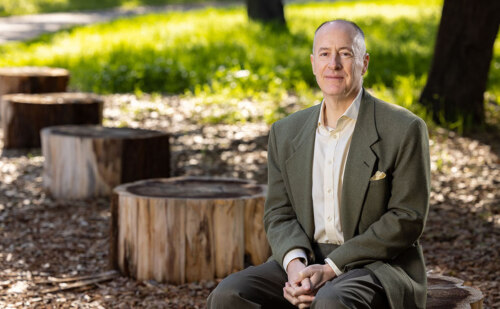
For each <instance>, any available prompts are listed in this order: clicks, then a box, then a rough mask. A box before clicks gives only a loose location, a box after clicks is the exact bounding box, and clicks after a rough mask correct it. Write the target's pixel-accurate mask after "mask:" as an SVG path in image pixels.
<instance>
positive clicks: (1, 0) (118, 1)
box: [0, 0, 234, 16]
mask: <svg viewBox="0 0 500 309" xmlns="http://www.w3.org/2000/svg"><path fill="white" fill-rule="evenodd" d="M211 1H212V2H231V1H234V0H211ZM200 2H206V0H0V16H8V15H22V14H35V13H49V12H67V11H78V10H99V9H108V8H112V7H122V8H133V7H137V6H140V5H162V4H179V3H200Z"/></svg>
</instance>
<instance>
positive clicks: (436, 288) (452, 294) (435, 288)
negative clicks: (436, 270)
mask: <svg viewBox="0 0 500 309" xmlns="http://www.w3.org/2000/svg"><path fill="white" fill-rule="evenodd" d="M463 283H464V282H463V281H462V280H460V279H457V278H453V277H446V276H439V275H429V276H428V277H427V309H451V308H455V309H462V308H463V309H465V308H471V309H481V308H483V294H482V293H481V291H480V290H478V289H476V288H473V287H469V286H463Z"/></svg>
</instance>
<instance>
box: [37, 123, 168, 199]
mask: <svg viewBox="0 0 500 309" xmlns="http://www.w3.org/2000/svg"><path fill="white" fill-rule="evenodd" d="M41 136H42V154H43V156H44V157H45V162H44V171H43V184H44V187H45V188H46V189H47V191H48V192H49V193H51V194H52V195H53V196H54V197H55V198H61V199H83V198H91V197H97V196H107V195H110V194H111V193H112V190H113V188H114V187H115V186H117V185H119V184H121V183H125V182H130V181H135V180H139V179H146V178H153V177H168V176H169V173H170V153H169V151H170V149H169V135H168V134H166V133H162V132H158V131H151V130H140V129H130V128H107V127H101V126H55V127H48V128H45V129H43V130H42V132H41Z"/></svg>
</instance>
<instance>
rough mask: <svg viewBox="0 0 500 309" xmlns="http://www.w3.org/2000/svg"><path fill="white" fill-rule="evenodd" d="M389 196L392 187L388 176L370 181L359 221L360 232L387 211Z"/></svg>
mask: <svg viewBox="0 0 500 309" xmlns="http://www.w3.org/2000/svg"><path fill="white" fill-rule="evenodd" d="M389 198H390V188H389V180H388V179H387V178H384V179H380V180H371V181H370V184H369V185H368V191H367V193H366V198H365V201H364V204H363V210H362V212H361V216H360V221H359V232H360V233H363V232H364V231H365V230H366V229H367V228H368V227H369V226H370V225H371V224H373V223H374V222H375V221H377V220H378V219H379V218H380V217H381V216H382V215H383V214H384V213H385V212H386V211H387V202H388V201H389Z"/></svg>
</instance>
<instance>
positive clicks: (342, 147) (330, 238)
mask: <svg viewBox="0 0 500 309" xmlns="http://www.w3.org/2000/svg"><path fill="white" fill-rule="evenodd" d="M361 93H362V90H360V91H359V93H358V95H357V96H356V98H355V99H354V101H353V102H352V104H351V105H350V106H349V107H348V108H347V110H346V111H345V112H344V114H343V115H342V116H341V117H340V118H339V120H338V121H337V127H336V128H330V127H328V126H326V125H325V124H324V111H325V102H324V100H323V102H322V103H321V111H320V114H319V119H318V128H317V130H316V138H315V142H314V160H313V173H312V200H313V212H314V240H315V241H316V242H317V243H325V244H336V245H341V244H343V243H344V234H343V232H342V225H341V222H340V200H341V195H342V183H343V178H344V169H345V163H346V161H347V155H348V153H349V146H350V145H351V138H352V133H353V131H354V126H355V125H356V120H357V118H358V113H359V106H360V104H361ZM295 258H300V259H302V260H304V261H305V262H306V265H307V262H308V261H307V256H306V253H305V251H304V250H303V249H300V248H298V249H293V250H291V251H289V252H288V253H287V254H286V255H285V257H284V259H283V266H284V267H285V270H286V268H287V266H288V263H290V262H291V261H292V260H293V259H295ZM325 262H327V263H328V265H330V266H331V267H332V269H333V271H334V272H335V274H336V275H337V276H339V275H341V274H342V271H341V270H340V269H339V268H338V267H337V266H336V265H335V264H334V263H333V261H332V260H331V259H329V258H327V259H325Z"/></svg>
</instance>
